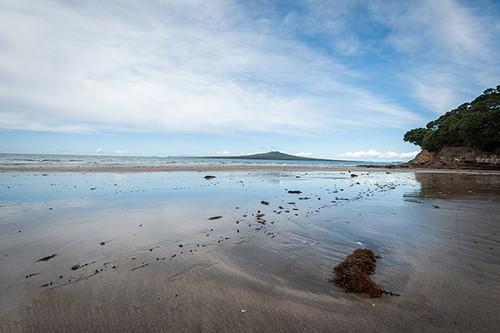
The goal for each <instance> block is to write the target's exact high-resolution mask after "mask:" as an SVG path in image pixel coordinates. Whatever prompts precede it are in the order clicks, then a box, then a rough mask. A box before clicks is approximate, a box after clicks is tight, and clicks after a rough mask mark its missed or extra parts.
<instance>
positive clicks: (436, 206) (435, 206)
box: [432, 205, 441, 209]
mask: <svg viewBox="0 0 500 333" xmlns="http://www.w3.org/2000/svg"><path fill="white" fill-rule="evenodd" d="M432 207H434V208H436V209H439V208H441V207H439V206H438V205H432Z"/></svg>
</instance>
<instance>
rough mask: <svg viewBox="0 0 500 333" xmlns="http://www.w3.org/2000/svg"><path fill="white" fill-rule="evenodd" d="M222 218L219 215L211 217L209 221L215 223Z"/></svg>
mask: <svg viewBox="0 0 500 333" xmlns="http://www.w3.org/2000/svg"><path fill="white" fill-rule="evenodd" d="M221 218H222V216H220V215H217V216H212V217H209V218H208V219H209V220H210V221H213V220H218V219H221Z"/></svg>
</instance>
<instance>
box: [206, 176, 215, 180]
mask: <svg viewBox="0 0 500 333" xmlns="http://www.w3.org/2000/svg"><path fill="white" fill-rule="evenodd" d="M203 178H204V179H205V180H210V179H214V178H215V176H211V175H206V176H205V177H203Z"/></svg>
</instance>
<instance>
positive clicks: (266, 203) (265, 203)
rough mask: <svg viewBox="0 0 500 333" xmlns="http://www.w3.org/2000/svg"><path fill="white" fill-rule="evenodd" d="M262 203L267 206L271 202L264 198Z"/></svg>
mask: <svg viewBox="0 0 500 333" xmlns="http://www.w3.org/2000/svg"><path fill="white" fill-rule="evenodd" d="M260 203H261V204H263V205H266V206H268V205H269V202H267V201H264V200H262V201H261V202H260Z"/></svg>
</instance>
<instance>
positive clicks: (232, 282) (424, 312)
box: [0, 172, 500, 332]
mask: <svg viewBox="0 0 500 333" xmlns="http://www.w3.org/2000/svg"><path fill="white" fill-rule="evenodd" d="M203 176H204V175H203V174H200V173H190V172H187V173H175V174H168V173H166V174H160V173H158V174H133V175H132V174H131V175H124V174H122V175H119V178H118V177H116V175H113V174H109V175H102V174H88V175H80V174H54V175H52V174H51V175H48V176H40V175H37V174H22V175H18V174H3V175H1V179H0V180H1V186H2V187H4V188H7V187H9V190H12V192H10V193H6V192H5V191H4V192H3V193H2V194H0V200H1V206H2V207H0V256H1V259H0V267H1V269H0V272H1V275H0V293H1V295H2V297H1V299H0V324H1V326H0V327H2V329H3V330H4V331H8V332H10V331H12V332H17V331H24V332H58V331H76V332H89V331H92V332H137V331H146V332H165V331H176V332H177V331H181V332H183V331H185V332H192V331H209V332H211V331H213V332H236V331H243V332H252V331H253V332H255V331H259V332H279V331H290V332H297V331H307V332H331V331H332V330H335V331H340V332H347V331H350V332H352V331H354V332H356V331H359V332H361V331H363V332H366V331H384V332H390V331H392V332H399V331H402V330H408V329H410V330H417V331H430V330H434V331H450V332H452V331H457V330H463V331H468V330H482V331H494V328H496V327H497V326H498V325H499V324H500V322H499V319H498V318H499V317H498V315H497V313H495V312H496V310H495V309H496V307H495V306H496V303H497V300H498V299H499V298H500V285H499V282H498V269H499V267H500V266H499V265H500V253H499V251H500V236H499V235H500V223H499V219H498V216H499V213H500V200H499V199H500V198H499V195H498V194H499V191H498V184H499V179H498V177H495V176H487V177H490V178H488V179H486V178H484V177H486V176H476V177H467V178H463V175H447V174H439V175H434V174H418V173H417V174H414V173H409V172H407V173H392V174H386V173H384V172H374V173H366V172H365V173H360V174H359V177H351V176H350V175H349V174H348V173H338V172H337V173H301V174H295V173H293V174H292V173H261V174H255V173H251V174H247V173H217V174H216V178H215V179H210V180H205V179H203ZM296 176H299V177H296ZM450 176H457V177H459V178H454V177H450ZM460 177H462V181H460ZM94 187H95V189H93V190H91V188H94ZM289 191H292V193H289ZM293 191H300V192H301V193H293ZM469 191H472V192H469ZM443 193H444V194H446V195H442V194H443ZM462 193H463V194H466V196H463V197H462V196H454V194H462ZM435 194H438V195H435ZM415 195H418V196H419V197H420V198H419V199H418V200H414V201H412V200H408V196H412V197H415ZM452 198H453V200H449V199H452ZM263 202H264V203H263ZM436 206H437V207H439V209H438V208H436ZM49 208H52V209H51V210H50V209H49ZM212 217H218V218H216V219H211V218H212ZM19 231H21V232H19ZM357 247H369V248H371V249H373V250H374V251H375V252H376V254H378V255H381V256H382V258H381V259H380V260H378V261H377V271H376V273H375V274H374V275H373V280H374V281H376V282H377V283H378V284H380V285H381V286H382V287H384V288H385V289H387V290H393V291H396V292H397V293H399V294H401V296H400V297H391V296H384V297H382V298H379V299H370V298H368V297H366V296H364V295H358V294H346V293H344V292H343V291H342V290H341V289H339V288H337V287H335V286H334V285H333V284H332V283H331V282H329V279H330V278H331V276H332V272H331V271H332V268H333V267H334V266H335V265H337V264H338V263H340V262H341V261H342V260H343V258H344V257H345V256H346V255H347V254H349V253H351V252H352V250H353V249H354V248H357ZM53 254H56V256H54V257H52V258H50V259H48V260H46V261H41V262H36V261H37V260H38V259H40V258H43V257H47V256H51V255H53Z"/></svg>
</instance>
